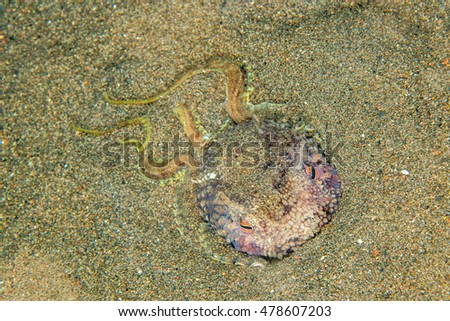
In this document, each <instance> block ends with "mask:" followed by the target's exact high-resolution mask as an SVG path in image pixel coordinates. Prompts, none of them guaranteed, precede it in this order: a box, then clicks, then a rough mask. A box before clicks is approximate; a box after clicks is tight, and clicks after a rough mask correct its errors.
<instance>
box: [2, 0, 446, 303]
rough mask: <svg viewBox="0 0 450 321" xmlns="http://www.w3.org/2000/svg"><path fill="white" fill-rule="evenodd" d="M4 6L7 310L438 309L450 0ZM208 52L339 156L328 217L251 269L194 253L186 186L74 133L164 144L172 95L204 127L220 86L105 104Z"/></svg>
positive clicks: (206, 82) (220, 100)
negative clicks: (180, 305) (337, 200)
mask: <svg viewBox="0 0 450 321" xmlns="http://www.w3.org/2000/svg"><path fill="white" fill-rule="evenodd" d="M3 10H4V20H3V21H4V28H3V31H2V33H1V39H0V41H1V43H2V54H3V57H4V58H3V59H2V60H3V61H4V64H2V70H3V74H4V80H3V92H4V95H3V98H2V106H3V113H4V117H3V118H4V120H3V154H4V159H5V161H4V166H3V170H4V177H5V179H4V183H3V209H4V211H2V212H3V214H2V215H3V217H2V219H3V258H2V266H3V269H2V270H3V272H2V279H3V280H2V281H3V287H2V292H1V298H2V300H194V299H195V300H449V299H450V294H449V284H448V280H449V279H450V272H449V262H448V260H449V257H450V254H449V248H450V246H449V239H450V238H449V230H450V229H449V225H450V216H449V205H448V204H449V203H450V201H449V180H448V173H449V128H448V122H449V115H450V113H449V111H450V108H449V92H450V91H449V83H450V76H449V75H450V72H449V71H450V65H449V64H450V62H449V59H450V52H449V51H450V44H449V40H448V39H450V36H449V28H450V26H449V21H450V17H449V16H448V13H449V5H448V2H447V4H445V2H444V1H441V2H437V1H436V2H435V3H431V2H428V1H427V3H425V2H415V1H412V2H410V3H409V4H383V2H379V3H373V2H370V3H366V2H365V1H361V2H358V1H356V2H353V3H345V2H342V3H340V4H339V3H334V4H331V5H324V4H314V3H310V4H306V3H305V4H295V2H294V1H292V2H285V3H284V4H275V3H266V4H264V5H258V4H253V3H241V4H238V3H235V2H232V1H228V2H227V1H221V2H217V3H213V2H209V1H204V2H196V3H189V4H183V3H182V2H175V1H170V2H154V3H149V4H145V5H144V4H143V5H131V4H130V5H122V4H120V5H119V4H117V5H115V4H110V3H107V4H104V5H90V4H80V5H73V4H65V3H64V2H58V1H54V2H50V1H48V2H45V3H44V4H40V5H18V4H7V5H5V6H4V8H3ZM218 58H225V59H230V60H233V61H239V62H244V61H245V63H246V64H247V65H248V66H250V67H251V70H252V79H253V83H252V85H253V87H254V91H253V93H252V96H251V100H252V102H253V103H255V104H257V103H261V102H265V101H271V102H276V103H280V104H281V103H286V104H288V106H291V107H290V108H289V109H288V111H287V113H289V114H290V116H295V115H299V117H302V118H303V119H305V120H306V121H307V122H308V123H310V124H311V125H312V126H314V127H315V128H317V129H318V131H319V132H321V133H325V132H328V135H329V137H332V146H331V148H333V146H340V147H339V149H338V150H336V152H338V155H337V156H339V157H336V159H335V165H336V167H337V169H338V171H339V173H340V175H341V176H342V178H343V198H342V200H341V205H340V209H339V210H338V212H337V214H336V215H335V216H334V218H333V220H332V222H331V223H330V224H328V225H327V226H326V227H325V228H324V229H323V230H322V232H321V233H320V234H319V235H318V236H317V237H315V238H314V239H312V240H310V241H309V242H307V243H306V244H305V245H304V246H302V248H301V249H300V250H298V251H297V252H295V253H294V254H293V255H290V256H288V257H286V258H284V259H283V260H275V261H271V262H269V263H268V264H267V265H266V267H265V268H262V269H260V268H259V269H258V268H248V267H241V266H230V265H223V264H220V263H218V262H216V261H214V260H212V259H211V258H209V257H208V256H206V255H204V254H203V252H202V249H201V248H198V247H196V246H193V245H192V243H190V242H189V241H188V240H186V238H185V237H183V236H182V235H181V234H180V233H179V232H178V230H177V228H176V226H175V222H174V215H173V212H174V208H173V207H174V206H173V204H174V199H175V195H176V192H177V190H178V189H180V188H182V186H181V185H180V183H177V182H175V183H173V184H166V185H165V186H163V185H161V184H160V183H159V182H155V181H150V180H149V179H147V178H146V177H144V176H143V175H141V174H140V172H139V170H138V169H137V168H136V167H135V166H131V165H127V166H125V165H124V164H120V163H118V164H117V163H111V162H107V161H106V160H105V156H104V153H103V151H104V146H105V143H107V142H109V143H111V141H112V139H111V138H104V137H95V136H86V135H77V133H76V132H75V131H74V130H73V128H71V123H72V122H77V123H78V124H82V125H84V126H86V127H102V128H103V127H108V126H111V125H113V124H115V123H117V122H119V121H120V120H122V119H127V118H132V117H137V116H142V115H148V116H149V117H150V119H151V120H152V121H153V126H152V129H153V137H154V139H155V140H164V139H165V138H166V139H167V137H170V135H171V133H172V132H173V131H174V130H178V129H179V126H178V123H177V120H176V119H175V117H174V116H173V113H172V111H171V107H173V106H175V105H176V104H177V103H178V102H181V101H184V102H186V103H188V104H189V105H190V106H193V108H196V110H197V111H198V113H199V115H200V116H201V118H202V122H203V123H204V124H205V126H206V127H209V128H213V129H214V128H217V126H220V124H221V123H222V122H223V121H224V120H225V119H226V117H227V115H226V114H225V112H224V110H223V105H224V100H225V90H224V86H223V84H224V79H223V78H222V77H221V76H219V75H213V74H211V75H200V76H197V77H195V78H194V79H192V81H190V82H189V83H187V84H186V85H185V86H183V87H182V88H180V89H179V90H177V91H176V92H174V93H173V94H172V95H169V96H167V97H164V98H163V99H161V100H160V101H158V102H156V103H154V104H152V106H150V107H149V106H140V107H133V108H127V107H126V106H123V107H122V106H119V107H117V106H110V105H109V104H107V103H106V102H105V101H104V99H103V96H102V93H103V92H104V91H108V93H110V95H112V96H114V97H124V98H128V97H134V98H140V97H148V96H151V95H153V94H154V93H156V92H158V91H159V90H161V89H163V88H165V87H166V86H167V85H168V84H170V83H171V82H173V81H174V79H176V77H177V75H179V74H180V73H181V72H182V71H184V70H186V69H188V68H190V67H192V66H194V65H199V64H202V63H204V62H205V61H210V60H211V59H218ZM402 171H403V172H402ZM184 214H185V215H197V214H198V213H184ZM227 250H229V251H234V250H233V249H232V248H231V247H229V249H227Z"/></svg>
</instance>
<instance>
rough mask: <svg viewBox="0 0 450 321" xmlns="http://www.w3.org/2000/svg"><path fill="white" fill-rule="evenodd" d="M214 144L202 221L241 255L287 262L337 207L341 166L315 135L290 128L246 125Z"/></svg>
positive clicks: (200, 190)
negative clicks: (285, 258) (337, 166)
mask: <svg viewBox="0 0 450 321" xmlns="http://www.w3.org/2000/svg"><path fill="white" fill-rule="evenodd" d="M210 146H211V147H210V148H209V149H206V151H205V159H207V160H209V163H208V161H206V162H205V163H204V164H203V167H202V168H201V171H200V174H201V177H202V179H201V180H200V181H198V182H197V183H196V185H195V194H196V198H197V201H198V205H199V207H200V209H201V210H202V213H203V218H204V219H205V220H206V221H208V222H209V223H210V224H211V227H212V228H213V229H215V230H216V231H217V233H218V234H219V235H221V236H223V237H224V238H225V239H226V240H227V241H228V242H230V243H231V244H232V245H233V246H234V248H235V249H237V250H238V251H241V252H245V253H248V254H250V255H256V256H263V257H276V258H282V257H283V256H284V255H286V254H287V253H290V252H292V251H293V250H295V248H296V247H298V246H300V245H301V244H303V243H304V242H306V241H307V240H308V239H310V238H311V237H313V236H314V235H315V234H316V233H317V232H319V231H320V229H321V227H322V226H323V225H324V224H326V223H327V222H328V221H329V220H330V219H331V216H332V215H333V213H334V212H335V211H336V209H337V207H338V199H339V198H340V197H341V182H340V178H339V176H338V174H337V172H336V170H335V168H334V167H333V166H332V165H331V164H330V163H328V162H327V161H326V160H325V157H324V155H323V153H322V151H321V150H320V148H319V147H318V145H317V144H316V143H315V142H314V140H313V139H312V138H306V137H304V136H303V135H302V134H301V133H300V132H298V131H296V130H295V129H293V128H292V126H291V125H290V124H288V123H279V122H274V121H264V122H262V123H256V122H255V121H250V122H245V123H242V124H239V125H235V126H234V128H232V129H231V130H229V131H227V132H226V136H225V135H223V136H219V137H217V138H216V140H215V141H214V143H212V144H210ZM229 146H232V147H233V148H229ZM223 147H225V148H223ZM252 148H253V149H252ZM222 151H223V152H222ZM255 151H256V152H255ZM255 155H256V156H255ZM211 159H213V160H215V161H216V162H214V161H212V162H211V161H210V160H211ZM249 159H251V160H253V161H250V162H249Z"/></svg>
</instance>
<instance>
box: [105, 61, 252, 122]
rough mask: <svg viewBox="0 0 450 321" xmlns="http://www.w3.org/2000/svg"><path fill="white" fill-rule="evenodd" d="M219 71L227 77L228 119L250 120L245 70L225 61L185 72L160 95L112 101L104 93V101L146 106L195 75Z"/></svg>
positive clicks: (112, 103) (237, 120)
mask: <svg viewBox="0 0 450 321" xmlns="http://www.w3.org/2000/svg"><path fill="white" fill-rule="evenodd" d="M211 71H219V72H221V73H223V74H224V75H225V76H226V77H227V106H226V110H227V112H228V114H229V115H230V117H231V118H232V119H233V120H234V121H235V122H236V123H241V122H243V121H245V120H248V119H250V118H251V115H252V114H251V111H250V110H249V109H248V108H247V107H246V96H245V93H246V88H247V75H246V72H245V69H244V68H243V67H240V66H238V65H236V64H234V63H231V62H227V61H214V62H211V63H208V64H206V65H205V66H203V67H200V68H194V69H191V70H189V71H187V72H186V73H185V74H183V75H182V76H181V77H180V78H178V79H177V80H176V81H175V82H174V83H173V84H172V86H170V87H169V88H167V89H165V90H163V91H161V92H160V93H158V94H156V95H154V96H152V97H150V98H144V99H125V100H120V99H117V100H116V99H112V98H110V97H109V96H108V94H107V93H106V92H105V93H104V94H103V95H104V97H105V100H106V101H107V102H108V103H109V104H111V105H148V104H150V103H153V102H155V101H157V100H158V99H160V98H161V97H164V96H166V95H167V94H169V93H170V92H171V91H173V90H174V89H176V88H178V87H180V86H181V85H182V84H183V83H184V82H185V81H187V80H188V79H190V78H192V77H193V76H195V75H198V74H200V73H204V72H211Z"/></svg>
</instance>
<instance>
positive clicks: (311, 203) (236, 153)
mask: <svg viewBox="0 0 450 321" xmlns="http://www.w3.org/2000/svg"><path fill="white" fill-rule="evenodd" d="M206 71H219V72H221V73H223V74H224V75H225V76H226V77H227V104H226V107H225V108H226V110H227V112H228V114H229V115H230V117H231V119H232V120H233V122H232V124H231V125H229V126H226V127H225V128H224V130H222V131H221V132H219V133H214V135H213V137H214V138H210V139H205V138H204V136H203V135H201V134H200V132H199V130H197V127H198V126H197V125H198V124H196V122H195V121H194V117H193V115H192V113H191V111H190V109H189V107H188V106H187V105H186V104H180V105H179V106H177V107H176V108H175V110H174V112H175V113H176V114H177V116H178V117H179V119H180V121H181V124H182V125H183V129H184V132H185V134H186V136H187V137H188V138H189V140H190V142H191V143H192V144H193V146H196V147H198V148H199V149H200V151H201V152H200V155H202V157H201V160H198V159H195V157H194V155H191V154H186V155H176V157H174V158H172V159H170V160H169V161H167V162H166V163H164V164H158V165H157V166H156V164H155V163H154V162H152V161H151V160H150V158H149V157H148V155H147V149H146V147H147V145H148V144H149V142H150V140H151V136H150V126H151V122H150V119H149V118H148V117H139V118H135V119H131V120H128V121H125V122H122V123H120V124H119V125H118V126H117V127H118V128H121V127H124V126H129V125H136V124H138V125H142V126H144V127H145V128H146V130H147V135H146V137H145V141H144V142H143V143H140V142H139V141H138V140H136V139H131V140H127V141H122V143H123V144H131V145H134V146H136V147H137V149H138V151H139V154H140V159H139V165H140V167H141V169H142V171H143V173H144V174H145V175H146V176H147V177H149V178H152V179H164V178H168V177H171V176H173V175H174V174H175V173H176V172H177V171H178V170H179V169H180V168H181V167H188V168H190V169H191V174H192V176H194V179H193V180H192V181H193V183H194V192H193V194H194V195H193V196H194V197H195V200H196V203H197V206H198V207H199V208H200V211H201V213H202V218H203V219H204V220H205V221H207V222H208V223H209V224H210V226H211V228H212V229H213V230H214V231H216V232H217V234H219V235H220V236H222V237H223V238H225V240H226V241H227V242H229V243H231V244H232V245H233V247H234V248H235V249H236V250H238V251H240V252H244V253H247V254H249V255H254V256H262V257H269V258H282V257H283V256H284V255H286V254H288V253H290V252H292V251H293V250H295V248H297V247H298V246H300V245H301V244H303V243H304V242H305V241H307V240H308V239H310V238H311V237H313V236H314V235H315V234H316V233H317V232H319V230H320V229H321V227H322V226H323V225H324V224H326V223H327V222H328V221H329V220H330V219H331V216H332V215H333V213H334V212H335V211H336V209H337V207H338V200H339V198H340V197H341V181H340V178H339V176H338V174H337V172H336V169H335V168H334V167H333V166H332V165H331V164H330V163H329V162H328V161H327V160H326V158H325V156H324V153H323V152H322V150H321V149H320V147H319V145H318V143H316V140H315V139H314V138H313V137H312V136H310V135H308V134H307V133H306V131H303V130H300V129H299V126H298V124H295V123H291V122H288V121H282V120H277V119H276V118H273V119H271V118H270V117H267V118H266V117H260V116H261V115H259V116H257V114H258V111H260V110H262V109H264V106H263V105H264V104H262V105H261V106H253V105H251V104H250V103H249V102H248V95H247V92H246V88H247V72H246V71H245V69H244V68H243V67H241V66H239V65H236V64H234V63H231V62H224V61H216V62H212V63H209V64H207V65H205V66H203V67H201V68H194V69H192V70H190V71H188V72H187V73H185V74H184V75H183V76H182V77H180V78H179V79H178V80H177V81H176V82H174V84H173V85H172V86H170V87H169V88H168V89H166V90H165V91H163V92H161V93H159V94H157V95H155V96H153V97H151V98H148V99H142V100H113V99H111V98H109V97H108V96H107V95H106V94H105V98H106V100H107V102H109V103H110V104H129V105H141V104H151V103H152V102H154V101H156V100H157V99H159V98H160V97H162V96H164V95H166V94H168V93H169V92H170V91H171V90H173V89H175V88H177V87H179V86H180V85H181V84H182V83H183V82H184V81H186V80H187V79H189V78H190V77H192V76H194V75H197V74H200V73H202V72H206ZM74 128H75V129H76V130H77V131H78V132H83V133H87V134H93V135H104V134H106V133H109V132H112V131H113V130H115V129H117V128H113V129H108V130H92V129H83V128H80V127H77V126H74ZM189 197H190V196H189ZM185 198H187V197H185ZM183 215H188V213H183Z"/></svg>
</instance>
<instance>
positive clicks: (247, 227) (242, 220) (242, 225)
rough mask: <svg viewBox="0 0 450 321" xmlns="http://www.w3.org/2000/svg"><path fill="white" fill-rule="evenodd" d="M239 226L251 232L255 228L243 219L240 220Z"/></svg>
mask: <svg viewBox="0 0 450 321" xmlns="http://www.w3.org/2000/svg"><path fill="white" fill-rule="evenodd" d="M239 224H241V227H242V228H243V229H245V230H247V231H249V232H250V231H252V230H253V226H252V225H251V224H250V223H249V222H248V221H246V220H244V219H242V218H241V219H240V220H239Z"/></svg>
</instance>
